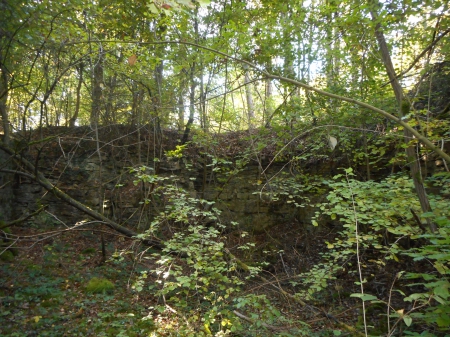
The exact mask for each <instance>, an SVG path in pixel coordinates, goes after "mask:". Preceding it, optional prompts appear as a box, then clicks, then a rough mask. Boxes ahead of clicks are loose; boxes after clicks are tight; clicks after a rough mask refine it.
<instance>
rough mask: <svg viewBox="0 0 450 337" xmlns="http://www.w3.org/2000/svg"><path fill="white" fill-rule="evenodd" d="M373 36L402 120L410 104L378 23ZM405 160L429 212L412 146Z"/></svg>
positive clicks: (407, 138) (406, 134) (408, 137)
mask: <svg viewBox="0 0 450 337" xmlns="http://www.w3.org/2000/svg"><path fill="white" fill-rule="evenodd" d="M372 3H373V5H374V7H375V8H373V9H372V10H371V15H372V20H373V21H374V22H375V21H377V19H378V14H377V12H375V10H376V8H378V3H377V1H373V2H372ZM375 36H376V38H377V41H378V47H379V48H380V52H381V57H382V60H383V63H384V66H385V68H386V72H387V75H388V77H389V81H390V83H391V86H392V89H393V91H394V93H395V98H396V100H397V104H398V117H399V118H400V119H403V117H404V116H406V115H407V114H408V113H409V109H410V102H409V101H408V99H407V98H406V97H405V96H404V95H403V89H402V86H401V85H400V82H399V81H398V79H397V74H396V72H395V69H394V65H393V64H392V59H391V55H390V53H389V49H388V46H387V43H386V39H385V37H384V33H383V30H382V28H381V25H380V23H376V26H375ZM403 136H404V140H405V143H406V144H409V142H410V141H411V140H412V139H414V137H413V135H412V133H411V132H410V131H409V130H407V129H406V128H405V129H404V132H403ZM406 160H407V162H408V163H409V169H410V173H411V178H412V179H413V181H414V187H415V190H416V193H417V196H418V198H419V201H420V206H421V208H422V212H424V213H426V212H430V211H431V206H430V202H429V201H428V196H427V193H426V191H425V186H424V184H423V180H422V174H421V169H420V162H419V158H418V156H417V153H416V151H415V148H414V146H412V145H408V147H407V148H406ZM427 222H428V226H429V228H430V230H431V231H432V232H434V231H436V230H437V226H436V224H435V223H433V222H432V221H431V220H430V219H428V218H427Z"/></svg>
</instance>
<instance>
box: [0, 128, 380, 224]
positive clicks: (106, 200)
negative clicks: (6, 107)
mask: <svg viewBox="0 0 450 337" xmlns="http://www.w3.org/2000/svg"><path fill="white" fill-rule="evenodd" d="M61 130H62V131H63V132H67V131H65V130H66V129H61ZM61 130H60V129H57V130H53V133H55V132H61ZM107 131H108V130H107ZM112 131H114V130H112ZM112 131H111V130H109V131H108V132H107V133H105V134H103V135H102V138H101V139H102V142H101V143H100V142H99V143H97V141H95V138H94V137H93V132H92V130H90V129H88V128H77V129H75V130H73V131H72V134H70V135H66V134H65V135H64V136H58V137H54V136H51V137H50V138H49V139H50V140H49V141H47V142H46V143H45V145H44V146H41V147H34V148H30V149H29V151H28V152H27V154H26V156H27V158H28V159H29V160H30V161H31V162H32V163H36V162H37V163H38V168H39V170H40V171H42V172H43V174H44V175H45V176H46V177H47V178H48V179H49V180H50V181H51V182H52V183H53V184H54V185H56V186H57V187H58V188H60V189H61V190H63V191H65V192H66V193H67V194H69V195H70V196H72V197H73V198H75V199H76V200H78V201H79V202H81V203H84V204H86V205H87V206H89V207H91V208H93V209H95V210H97V211H99V212H101V213H104V214H106V215H108V216H110V217H112V218H113V219H114V220H115V221H117V222H119V223H121V224H125V225H127V226H131V227H134V228H137V229H139V230H142V229H145V228H146V227H147V226H148V224H149V223H150V222H151V220H152V218H153V216H154V215H155V214H157V213H158V212H160V211H161V207H162V204H161V205H156V206H155V204H153V205H146V204H145V203H143V201H144V199H145V198H146V197H148V196H149V193H150V192H151V191H150V189H152V188H154V186H151V184H142V183H137V184H135V183H134V181H135V180H136V176H135V175H134V174H132V173H130V168H131V167H139V166H140V165H142V164H145V165H146V166H147V167H150V168H148V169H147V172H146V173H148V174H155V173H157V174H158V176H161V177H166V178H168V179H167V180H166V181H165V182H164V184H174V183H175V182H176V184H177V186H179V187H182V188H183V189H185V190H186V191H187V192H188V194H189V195H190V196H192V197H195V198H202V199H206V200H208V201H214V202H215V207H216V208H218V209H220V210H221V211H222V214H221V220H222V221H223V222H224V223H230V222H232V221H233V222H237V223H239V224H240V225H241V226H243V227H244V228H246V229H247V230H251V231H254V232H261V231H264V230H265V229H267V228H268V227H270V226H271V225H274V224H280V223H283V222H290V221H296V222H299V223H303V224H309V223H310V219H311V216H312V215H313V214H314V209H313V207H311V206H308V205H309V204H314V203H315V202H317V201H320V200H321V198H323V195H324V193H323V191H322V192H321V191H317V190H314V189H309V188H306V187H310V186H305V185H308V184H309V182H308V181H307V180H302V179H296V175H297V173H296V171H295V168H293V167H292V166H291V165H290V164H289V161H286V160H281V161H273V162H271V161H272V159H273V157H270V156H265V157H264V156H263V155H262V156H261V157H260V159H261V158H262V159H263V160H264V162H262V163H258V161H256V160H255V158H252V157H249V158H247V161H246V163H247V164H245V165H241V166H239V168H238V166H237V165H236V163H235V162H234V161H233V160H234V159H233V158H230V157H231V156H230V155H229V156H228V161H225V162H224V163H222V164H220V163H219V164H217V165H213V164H212V163H211V157H209V156H206V155H204V154H202V153H204V150H205V149H198V148H194V147H190V148H189V149H187V150H186V151H185V152H183V156H182V157H181V158H167V156H164V153H165V151H167V150H169V149H170V150H171V149H174V148H175V145H176V138H177V135H170V134H169V136H167V137H166V139H165V140H164V137H162V138H161V139H163V141H164V143H160V144H159V145H158V147H160V149H161V150H160V152H159V154H158V153H155V151H156V150H155V149H157V148H158V147H157V146H155V144H156V143H157V141H158V139H156V137H153V138H151V135H150V134H147V135H145V134H143V133H141V134H139V135H138V136H137V137H138V140H139V142H138V143H137V142H136V134H135V133H133V132H128V131H127V133H126V134H127V135H128V136H127V138H126V137H124V136H121V137H118V136H117V134H112ZM116 132H118V133H120V132H123V130H122V131H120V130H119V131H117V130H116ZM44 136H45V135H44ZM40 137H42V135H41V136H40ZM108 137H110V139H108ZM234 139H236V138H234ZM232 141H233V138H230V139H226V138H224V142H225V144H228V145H229V144H230V143H231V142H232ZM238 142H241V140H240V139H239V140H236V144H237V143H238ZM136 144H139V146H137V145H136ZM236 146H238V145H236ZM239 146H240V148H238V150H239V151H244V148H245V144H244V145H242V144H239ZM221 148H223V149H227V147H226V145H221ZM161 154H162V155H161ZM0 155H1V156H4V157H5V155H4V154H2V153H1V152H0ZM155 157H158V158H161V159H159V160H158V161H153V158H155ZM5 160H6V157H5ZM269 163H271V164H270V165H269ZM260 164H261V165H260ZM302 165H303V166H302V168H301V171H302V175H303V177H304V176H305V175H307V174H308V172H309V174H310V176H313V175H316V176H322V177H323V176H330V175H334V174H337V173H338V170H337V167H339V166H345V165H343V164H342V160H340V159H339V155H338V153H337V152H336V151H335V152H334V153H333V154H330V155H329V156H323V155H322V156H321V157H320V159H317V160H315V161H314V160H313V161H310V162H304V163H302ZM381 174H384V173H383V172H381ZM1 179H2V180H1V182H2V184H4V183H5V182H6V180H7V179H12V180H13V181H14V183H13V184H10V185H8V187H7V188H3V189H2V190H1V193H0V198H2V201H3V202H1V203H0V205H1V206H0V211H1V212H2V213H3V216H4V217H5V218H6V219H16V218H19V217H20V216H22V215H23V214H24V213H27V212H31V211H34V210H36V209H38V208H39V207H40V206H41V205H47V206H48V208H47V211H48V213H46V215H40V217H39V219H31V220H30V222H34V223H36V222H39V221H41V222H42V221H52V222H58V221H62V222H64V223H66V224H67V225H73V224H75V223H76V222H78V221H81V220H85V219H87V217H86V215H85V214H82V213H81V212H80V211H78V210H76V209H75V208H73V207H72V206H69V205H67V204H66V203H64V202H62V201H61V200H58V199H57V198H55V197H54V196H53V194H52V193H51V192H48V191H46V190H44V189H43V188H42V187H41V186H39V185H38V184H37V183H36V182H34V181H32V180H30V179H29V178H26V177H25V178H24V177H22V176H20V175H15V176H14V177H12V175H11V174H4V173H3V174H2V175H1ZM288 181H290V183H289V184H285V185H286V186H283V182H288ZM292 182H295V183H296V184H297V185H296V186H294V187H292V186H293V184H292ZM305 191H307V192H305ZM166 202H167V201H166ZM296 203H297V206H295V204H296ZM38 220H39V221H38Z"/></svg>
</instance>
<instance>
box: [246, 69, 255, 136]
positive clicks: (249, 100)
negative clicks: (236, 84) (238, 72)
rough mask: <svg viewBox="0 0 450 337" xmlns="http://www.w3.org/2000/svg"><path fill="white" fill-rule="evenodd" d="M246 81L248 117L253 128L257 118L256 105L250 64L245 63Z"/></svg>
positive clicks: (250, 126)
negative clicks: (251, 82)
mask: <svg viewBox="0 0 450 337" xmlns="http://www.w3.org/2000/svg"><path fill="white" fill-rule="evenodd" d="M244 71H245V75H244V83H245V98H246V101H247V117H248V125H249V128H250V129H252V128H253V120H254V119H255V105H254V103H253V95H252V87H251V84H250V75H249V70H248V66H247V65H244Z"/></svg>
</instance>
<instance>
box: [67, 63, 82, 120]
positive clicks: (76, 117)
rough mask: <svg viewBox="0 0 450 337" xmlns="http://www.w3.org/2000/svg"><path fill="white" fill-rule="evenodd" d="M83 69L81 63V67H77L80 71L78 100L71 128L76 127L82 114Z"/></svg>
mask: <svg viewBox="0 0 450 337" xmlns="http://www.w3.org/2000/svg"><path fill="white" fill-rule="evenodd" d="M83 67H84V65H83V63H80V65H79V66H78V67H77V71H78V84H77V100H76V102H75V111H74V113H73V115H72V117H71V118H70V121H69V127H71V128H73V127H75V124H76V122H77V119H78V115H79V113H80V104H81V86H82V84H83Z"/></svg>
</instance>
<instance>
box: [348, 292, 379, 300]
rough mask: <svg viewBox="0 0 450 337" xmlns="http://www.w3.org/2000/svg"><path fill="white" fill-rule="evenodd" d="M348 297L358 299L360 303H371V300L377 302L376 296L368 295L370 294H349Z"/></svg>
mask: <svg viewBox="0 0 450 337" xmlns="http://www.w3.org/2000/svg"><path fill="white" fill-rule="evenodd" d="M350 297H358V298H360V299H361V300H362V301H372V300H377V297H376V296H373V295H370V294H361V293H354V294H351V295H350Z"/></svg>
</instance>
